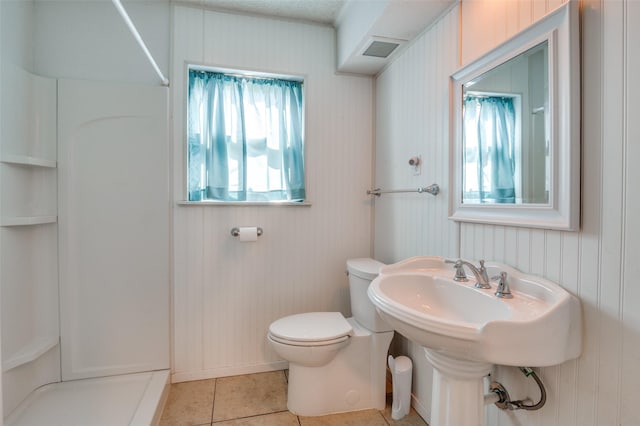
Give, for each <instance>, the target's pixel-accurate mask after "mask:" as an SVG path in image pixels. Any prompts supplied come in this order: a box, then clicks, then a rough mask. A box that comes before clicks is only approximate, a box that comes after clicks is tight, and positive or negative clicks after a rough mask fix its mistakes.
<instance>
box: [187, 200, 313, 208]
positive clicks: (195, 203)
mask: <svg viewBox="0 0 640 426" xmlns="http://www.w3.org/2000/svg"><path fill="white" fill-rule="evenodd" d="M176 204H177V205H178V206H184V207H190V206H200V207H257V206H260V207H263V206H264V207H311V202H309V201H304V202H298V201H271V202H268V201H236V202H234V201H177V202H176Z"/></svg>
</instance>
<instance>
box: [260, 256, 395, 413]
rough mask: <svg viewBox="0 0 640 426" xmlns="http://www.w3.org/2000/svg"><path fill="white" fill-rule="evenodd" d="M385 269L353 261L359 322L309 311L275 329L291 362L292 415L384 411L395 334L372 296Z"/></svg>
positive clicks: (275, 339)
mask: <svg viewBox="0 0 640 426" xmlns="http://www.w3.org/2000/svg"><path fill="white" fill-rule="evenodd" d="M382 265H383V264H382V263H380V262H378V261H376V260H373V259H352V260H348V261H347V270H348V272H349V289H350V294H351V311H352V313H353V317H351V318H345V317H344V316H343V315H342V314H341V313H340V312H309V313H305V314H297V315H291V316H288V317H284V318H280V319H279V320H277V321H274V322H273V323H272V324H271V326H270V327H269V334H268V337H267V339H268V341H269V343H270V345H271V347H272V348H273V349H274V350H275V351H276V352H277V353H278V355H280V356H281V357H282V358H284V359H285V360H287V361H289V389H288V400H287V408H288V409H289V411H291V412H292V413H294V414H297V415H301V416H322V415H325V414H331V413H341V412H345V411H355V410H364V409H368V408H375V409H378V410H382V409H384V407H385V390H386V362H387V350H388V349H389V344H390V343H391V339H392V338H393V329H392V328H391V327H390V326H389V325H388V324H386V323H385V322H384V321H383V320H382V318H380V316H379V315H378V313H377V312H376V310H375V307H374V306H373V304H372V303H371V301H370V300H369V297H368V296H367V288H368V287H369V284H370V283H371V281H372V280H373V279H374V278H375V277H376V276H377V275H378V270H379V269H380V267H381V266H382Z"/></svg>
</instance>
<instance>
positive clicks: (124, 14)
mask: <svg viewBox="0 0 640 426" xmlns="http://www.w3.org/2000/svg"><path fill="white" fill-rule="evenodd" d="M111 1H112V2H113V5H114V6H115V7H116V9H117V10H118V13H120V16H122V19H124V22H125V24H127V27H129V31H131V34H133V37H134V38H135V39H136V41H137V42H138V44H139V45H140V47H141V48H142V50H143V52H144V54H145V55H146V56H147V59H149V62H151V66H153V69H154V70H155V71H156V74H158V77H160V80H162V85H163V86H168V85H169V80H168V79H167V78H166V77H165V76H164V74H162V71H160V67H159V66H158V64H157V63H156V61H155V60H154V59H153V56H151V52H149V49H147V45H146V44H145V43H144V40H142V37H141V36H140V33H139V32H138V30H137V29H136V26H135V25H133V22H132V21H131V18H129V14H127V11H126V10H125V9H124V6H122V3H120V0H111Z"/></svg>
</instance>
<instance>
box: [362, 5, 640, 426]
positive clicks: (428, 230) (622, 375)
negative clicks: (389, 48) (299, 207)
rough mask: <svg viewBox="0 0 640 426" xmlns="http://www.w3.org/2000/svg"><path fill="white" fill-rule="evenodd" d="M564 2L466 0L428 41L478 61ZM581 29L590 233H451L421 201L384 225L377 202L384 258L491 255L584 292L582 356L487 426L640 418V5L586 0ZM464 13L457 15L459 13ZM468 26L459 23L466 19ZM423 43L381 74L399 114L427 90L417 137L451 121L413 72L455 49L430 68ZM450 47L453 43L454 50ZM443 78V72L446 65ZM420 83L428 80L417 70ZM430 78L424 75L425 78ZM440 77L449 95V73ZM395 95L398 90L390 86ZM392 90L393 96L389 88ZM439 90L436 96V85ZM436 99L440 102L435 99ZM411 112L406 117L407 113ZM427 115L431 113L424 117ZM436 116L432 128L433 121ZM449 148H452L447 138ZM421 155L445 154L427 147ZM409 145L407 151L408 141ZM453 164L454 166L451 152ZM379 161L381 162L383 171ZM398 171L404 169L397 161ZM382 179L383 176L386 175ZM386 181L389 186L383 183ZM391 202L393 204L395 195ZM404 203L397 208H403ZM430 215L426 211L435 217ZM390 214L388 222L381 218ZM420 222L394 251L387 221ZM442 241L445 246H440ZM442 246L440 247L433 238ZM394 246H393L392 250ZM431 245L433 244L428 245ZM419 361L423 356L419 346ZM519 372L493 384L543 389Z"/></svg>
mask: <svg viewBox="0 0 640 426" xmlns="http://www.w3.org/2000/svg"><path fill="white" fill-rule="evenodd" d="M560 3H561V2H558V1H535V0H532V1H529V0H521V1H515V2H514V1H506V0H497V1H488V0H463V1H462V3H461V5H460V9H459V10H458V9H456V10H453V11H452V12H451V13H450V15H448V16H447V17H445V18H444V19H443V20H442V21H441V22H440V23H439V24H438V25H437V26H435V27H433V28H432V29H430V30H429V31H427V32H426V33H425V34H424V35H423V36H422V39H421V40H424V42H425V43H426V40H430V39H431V38H433V37H436V34H439V33H441V32H445V33H450V34H452V35H456V34H460V37H461V38H460V43H459V47H460V50H459V51H458V52H457V54H459V58H460V61H459V63H458V65H462V64H465V63H468V62H469V61H471V60H473V59H474V58H476V57H478V56H480V55H482V54H483V53H484V52H486V51H487V50H488V49H491V48H492V47H494V46H495V45H497V44H499V43H500V42H502V41H504V40H505V39H506V38H508V37H509V36H511V35H513V34H515V33H516V32H517V31H519V30H521V29H524V28H525V27H526V26H528V25H530V24H531V23H533V22H535V21H536V20H537V19H539V18H540V17H541V16H543V15H544V14H545V13H547V12H548V11H550V10H552V9H553V8H555V7H556V6H558V5H559V4H560ZM581 14H582V16H581V24H582V39H581V42H582V126H581V131H582V228H581V231H580V232H559V231H545V230H538V229H528V228H515V227H504V226H491V225H476V224H460V225H455V226H454V230H451V231H449V232H447V233H446V235H445V238H442V236H443V232H442V225H441V224H442V223H444V222H443V216H446V213H445V212H438V211H433V212H425V213H423V214H418V212H419V210H418V209H416V208H415V206H414V207H412V208H409V209H403V210H402V213H401V214H399V215H397V216H396V217H394V218H392V219H393V220H392V221H391V222H390V223H386V221H387V220H389V219H390V216H384V215H380V214H378V205H379V204H376V222H375V227H376V235H375V252H376V253H384V254H385V257H386V258H387V259H386V260H397V259H400V258H403V257H407V256H410V255H416V254H435V255H444V256H449V255H459V256H461V257H464V258H468V259H480V258H484V259H491V260H496V261H501V262H505V263H507V264H511V265H513V266H515V267H516V268H518V269H520V270H522V271H526V272H530V273H533V274H537V275H541V276H544V277H546V278H549V279H551V280H553V281H556V282H559V283H560V284H561V285H562V286H564V287H565V288H566V289H567V290H569V291H571V292H573V293H574V294H576V295H578V296H579V297H580V299H581V301H582V305H583V314H584V350H583V354H582V356H581V357H580V358H579V359H577V360H574V361H570V362H567V363H565V364H563V365H560V366H555V367H550V368H543V369H541V370H540V375H541V377H542V380H543V381H544V383H545V385H546V387H547V392H548V400H547V404H546V406H545V407H544V408H543V409H541V410H539V411H535V412H523V411H517V412H503V411H501V410H498V409H497V408H496V407H494V406H490V407H489V408H488V410H487V416H486V424H487V425H491V426H502V425H510V426H511V425H513V426H515V425H518V426H528V425H556V426H567V425H579V426H589V425H591V426H614V425H626V426H632V425H638V424H640V414H639V412H638V408H637V406H634V402H635V403H636V405H637V401H638V400H640V367H639V363H638V361H639V358H640V314H638V312H640V310H638V306H639V305H640V286H638V284H637V282H636V277H637V276H638V275H639V272H640V262H639V258H638V253H639V252H640V243H639V242H638V241H639V237H640V214H639V213H640V201H639V198H638V197H637V196H636V194H637V192H638V190H637V182H640V180H639V178H640V176H639V173H640V172H638V171H637V170H638V169H637V167H636V164H637V163H638V162H639V161H640V149H639V148H638V144H637V143H636V141H637V140H638V138H639V137H640V125H639V124H638V120H637V119H635V117H637V116H638V114H637V113H638V112H640V107H639V106H638V103H637V102H636V101H635V96H634V95H635V94H637V93H638V91H639V89H637V86H636V85H634V84H633V83H634V79H633V77H634V76H635V75H638V72H639V71H640V51H638V49H637V48H635V47H636V44H637V43H638V42H640V30H639V29H638V28H639V26H640V25H639V24H640V3H638V2H635V1H632V0H628V1H617V0H601V1H591V0H584V1H583V2H582V4H581ZM457 17H460V20H459V21H458V20H457V19H456V18H457ZM458 23H459V25H458ZM422 43H423V41H418V42H416V43H414V44H413V46H411V48H410V49H408V50H407V51H406V52H405V53H404V54H403V56H401V57H400V58H398V59H397V60H396V61H395V62H394V63H393V64H392V65H391V66H390V67H389V68H388V69H387V70H386V71H385V72H384V73H383V74H382V75H381V76H380V77H379V78H378V80H377V86H376V87H377V93H378V99H377V105H378V108H381V105H383V104H384V105H385V106H384V108H386V109H388V110H389V111H392V110H394V109H396V108H404V105H405V103H406V102H405V100H406V98H407V97H408V98H414V97H420V96H421V97H422V98H423V99H424V101H423V105H422V106H421V107H419V108H420V109H421V111H422V112H423V114H419V115H418V116H419V117H420V119H415V118H412V119H409V120H407V121H406V123H405V124H406V126H408V129H405V132H406V133H407V134H411V135H415V134H419V132H420V129H422V128H423V127H424V126H427V127H429V128H431V127H432V126H435V127H436V128H440V129H447V128H448V120H447V119H446V117H445V118H444V119H443V118H436V117H437V116H436V117H433V115H432V114H433V113H432V112H431V111H433V108H434V106H433V103H434V102H436V104H437V105H439V103H437V102H438V101H434V95H435V93H434V92H428V91H425V90H424V89H423V88H422V87H421V86H420V84H422V83H418V82H417V81H416V82H415V83H416V84H417V85H418V86H414V89H411V90H416V89H417V91H420V92H421V93H420V94H419V95H416V94H414V93H412V91H411V90H407V89H404V91H402V90H403V89H402V88H401V87H400V86H398V85H399V84H401V83H402V84H404V85H405V87H412V86H411V85H410V84H408V83H407V82H403V79H406V78H410V77H411V76H416V75H417V76H420V75H422V76H425V77H429V76H431V75H432V73H434V69H436V70H438V69H439V70H441V71H440V72H441V73H447V72H449V67H450V62H449V57H450V53H449V52H441V56H439V57H437V58H436V60H434V61H430V62H429V63H426V64H425V63H424V62H423V61H420V60H417V59H412V56H415V55H416V54H415V53H413V50H416V49H424V47H423V44H422ZM451 50H455V49H454V47H453V45H452V46H451ZM436 73H437V71H436ZM417 78H420V77H417ZM423 78H424V77H423ZM438 84H440V85H442V86H443V88H441V89H440V90H446V87H445V85H446V84H447V83H446V79H441V80H439V82H438ZM392 92H393V94H392V95H391V94H390V93H392ZM385 93H389V94H388V95H385ZM436 93H437V92H436ZM381 96H384V98H381ZM436 99H437V98H436ZM398 115H402V113H398ZM377 117H378V118H377V120H378V122H377V129H378V130H379V129H384V128H385V127H386V126H389V125H393V124H392V122H393V121H394V120H396V119H397V118H394V117H392V116H389V117H385V116H384V115H381V114H380V113H378V116H377ZM425 117H426V118H425ZM425 121H426V124H425ZM399 143H400V142H398V139H397V138H391V137H388V136H387V134H385V133H384V132H378V133H377V148H376V152H377V153H381V152H384V151H385V150H392V149H394V150H395V149H396V147H397V145H398V144H399ZM438 143H439V144H442V146H446V145H447V144H448V140H447V139H446V138H442V139H440V140H438ZM423 146H424V148H423V156H424V155H425V152H426V153H427V154H428V155H434V154H435V153H436V152H438V151H437V150H438V149H439V148H438V147H436V146H435V145H433V143H431V142H424V145H423ZM398 149H400V148H398ZM442 161H443V163H445V164H446V163H448V161H447V160H446V159H443V160H442ZM384 167H385V166H384V165H383V164H381V160H379V161H377V163H376V168H377V170H378V169H381V168H382V169H384ZM394 173H395V176H401V175H402V173H403V170H402V169H401V168H400V167H397V168H396V170H395V172H394ZM376 176H381V175H379V174H377V175H376ZM377 185H384V183H381V182H377ZM389 202H391V201H389ZM399 203H400V201H399V200H396V201H395V204H394V205H393V206H387V207H385V208H386V209H387V210H394V209H396V210H398V209H400V207H399ZM425 214H426V216H425ZM382 219H384V221H383V220H382ZM398 226H402V227H404V228H407V229H411V228H413V229H415V230H416V231H415V232H414V233H413V235H414V236H413V237H412V238H410V239H408V240H407V244H406V245H405V246H403V247H402V248H400V247H399V245H398V246H394V240H393V239H392V238H391V237H390V235H389V233H390V232H389V231H388V229H389V228H393V227H398ZM457 232H459V249H457V248H456V249H453V250H452V248H451V243H450V240H451V239H455V238H456V233H457ZM433 241H435V243H434V242H433ZM432 244H434V245H432ZM389 247H393V248H392V249H389ZM424 247H428V250H424ZM405 350H406V351H407V352H408V353H410V356H413V357H414V362H415V361H416V360H415V358H416V357H422V354H421V353H420V352H419V351H417V350H415V348H413V347H412V345H411V344H410V343H405ZM416 367H417V370H418V372H417V373H416V374H415V375H414V380H417V383H416V386H415V387H414V394H415V395H416V397H417V400H416V402H417V404H418V406H419V407H420V406H422V408H423V413H424V414H426V415H427V416H428V414H429V406H430V392H429V391H428V389H429V388H430V369H429V367H428V366H427V367H425V366H424V364H423V363H422V361H419V362H418V363H417V365H416ZM514 370H515V369H513V368H506V367H498V368H496V370H495V372H494V377H493V378H494V379H495V380H498V381H500V382H502V383H503V384H504V385H505V386H506V387H507V389H509V391H510V393H511V396H512V397H514V398H523V397H525V396H530V397H531V398H533V399H535V398H536V397H537V395H538V394H537V390H536V389H535V386H534V385H531V384H530V383H529V382H528V381H527V380H526V379H525V378H524V377H523V376H522V375H521V374H520V373H519V372H517V371H514Z"/></svg>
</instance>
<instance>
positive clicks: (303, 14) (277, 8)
mask: <svg viewBox="0 0 640 426" xmlns="http://www.w3.org/2000/svg"><path fill="white" fill-rule="evenodd" d="M177 1H179V2H184V3H192V4H198V5H201V6H204V7H207V8H211V9H216V10H228V11H234V12H245V13H251V14H257V15H266V16H277V17H282V18H289V19H296V20H304V21H310V22H318V23H321V24H328V25H334V23H335V21H336V18H337V17H338V14H339V13H340V10H341V9H342V7H343V6H344V4H345V3H346V2H347V0H177Z"/></svg>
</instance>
